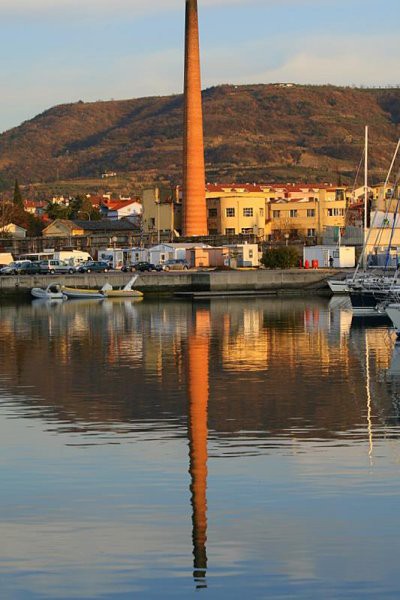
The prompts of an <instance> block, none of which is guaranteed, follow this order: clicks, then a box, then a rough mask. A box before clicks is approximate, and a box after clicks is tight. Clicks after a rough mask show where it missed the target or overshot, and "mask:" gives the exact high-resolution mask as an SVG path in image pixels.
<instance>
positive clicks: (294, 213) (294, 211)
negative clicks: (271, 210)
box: [289, 210, 297, 219]
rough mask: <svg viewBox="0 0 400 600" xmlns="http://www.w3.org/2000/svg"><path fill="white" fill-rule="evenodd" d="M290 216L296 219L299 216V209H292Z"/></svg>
mask: <svg viewBox="0 0 400 600" xmlns="http://www.w3.org/2000/svg"><path fill="white" fill-rule="evenodd" d="M289 216H290V218H291V219H294V218H296V217H297V210H291V211H289Z"/></svg>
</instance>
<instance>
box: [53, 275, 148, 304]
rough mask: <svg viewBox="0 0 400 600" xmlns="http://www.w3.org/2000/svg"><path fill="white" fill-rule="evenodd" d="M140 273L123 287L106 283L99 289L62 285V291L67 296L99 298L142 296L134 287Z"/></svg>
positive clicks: (73, 297) (71, 297) (72, 297)
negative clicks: (114, 286)
mask: <svg viewBox="0 0 400 600" xmlns="http://www.w3.org/2000/svg"><path fill="white" fill-rule="evenodd" d="M138 277H139V275H134V277H132V279H130V280H129V281H128V283H127V284H126V285H125V286H124V287H123V288H113V287H112V285H110V284H109V283H106V284H105V285H103V287H102V288H101V289H100V290H98V289H93V288H73V287H67V286H62V288H61V289H62V292H63V294H65V295H66V296H67V298H70V299H75V298H93V299H97V300H101V299H103V300H104V299H105V298H142V297H143V294H142V292H139V291H138V290H134V289H133V285H134V284H135V282H136V280H137V279H138Z"/></svg>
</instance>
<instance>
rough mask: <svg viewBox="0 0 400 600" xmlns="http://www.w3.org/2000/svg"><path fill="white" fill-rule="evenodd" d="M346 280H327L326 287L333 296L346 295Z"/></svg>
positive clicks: (347, 289) (347, 287) (347, 286)
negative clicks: (327, 286)
mask: <svg viewBox="0 0 400 600" xmlns="http://www.w3.org/2000/svg"><path fill="white" fill-rule="evenodd" d="M348 283H349V280H348V279H328V285H329V288H330V290H331V292H332V293H333V294H347V292H348V291H349V285H348Z"/></svg>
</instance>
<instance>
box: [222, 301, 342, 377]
mask: <svg viewBox="0 0 400 600" xmlns="http://www.w3.org/2000/svg"><path fill="white" fill-rule="evenodd" d="M292 302H293V305H294V306H293V311H292V313H291V316H290V319H289V320H288V319H287V311H286V307H285V308H284V309H283V311H282V313H281V312H280V310H279V306H280V301H279V300H277V301H276V302H275V305H274V304H273V303H271V306H270V307H269V309H268V312H265V311H264V310H262V309H260V306H259V305H257V304H256V303H253V304H251V305H250V306H249V307H246V308H245V309H244V310H243V311H242V312H240V313H237V312H236V313H234V314H233V315H232V314H231V313H230V312H229V311H226V312H225V313H224V315H223V316H222V318H221V323H222V337H223V344H222V366H223V368H224V370H226V371H235V372H240V371H263V370H268V369H272V368H273V367H274V366H276V365H277V364H279V363H280V362H282V361H284V363H285V366H286V367H287V368H288V369H289V370H291V371H293V372H294V371H295V370H296V369H298V368H299V365H301V364H307V365H308V364H310V362H312V361H313V360H314V361H315V359H316V360H317V361H318V362H319V363H320V364H321V366H322V368H323V369H324V370H326V371H329V370H332V369H336V368H338V366H339V365H340V370H341V372H342V373H343V374H344V375H345V374H346V373H347V372H348V369H349V360H350V357H349V352H348V346H347V344H343V343H342V342H343V336H344V335H345V334H348V331H349V328H350V321H349V315H350V319H351V313H349V311H343V312H345V314H344V315H343V318H340V319H338V318H337V319H336V320H335V319H333V318H332V316H331V315H330V313H329V311H327V309H326V306H322V307H320V306H318V305H314V306H313V307H312V308H310V307H309V305H308V304H307V302H306V301H297V302H296V301H295V300H293V301H292ZM281 304H283V306H285V302H283V303H282V302H281ZM296 304H297V306H296ZM224 308H225V310H226V306H224ZM271 308H273V309H274V310H272V311H271ZM282 316H284V320H282ZM216 319H218V313H217V311H214V310H213V320H216ZM220 326H221V325H220ZM293 330H295V331H296V335H293Z"/></svg>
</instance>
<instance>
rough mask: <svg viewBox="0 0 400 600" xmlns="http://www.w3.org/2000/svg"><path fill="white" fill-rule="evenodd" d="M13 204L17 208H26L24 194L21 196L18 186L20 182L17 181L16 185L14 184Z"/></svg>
mask: <svg viewBox="0 0 400 600" xmlns="http://www.w3.org/2000/svg"><path fill="white" fill-rule="evenodd" d="M13 203H14V205H15V206H18V207H20V208H24V201H23V199H22V194H21V190H20V189H19V185H18V180H17V179H16V180H15V184H14V196H13Z"/></svg>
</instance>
